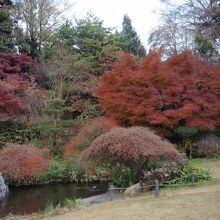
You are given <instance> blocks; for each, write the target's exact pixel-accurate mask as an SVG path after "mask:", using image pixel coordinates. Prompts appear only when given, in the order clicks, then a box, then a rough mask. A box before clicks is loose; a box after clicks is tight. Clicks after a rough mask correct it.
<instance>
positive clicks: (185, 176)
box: [169, 166, 212, 184]
mask: <svg viewBox="0 0 220 220" xmlns="http://www.w3.org/2000/svg"><path fill="white" fill-rule="evenodd" d="M192 173H194V174H195V182H197V183H198V182H203V181H208V180H211V179H212V177H211V175H210V172H209V171H208V170H205V169H201V168H194V167H192V166H186V167H185V168H184V169H183V170H180V171H179V172H178V173H177V175H176V176H177V177H176V178H174V179H172V180H171V181H170V182H169V184H188V183H191V181H192Z"/></svg>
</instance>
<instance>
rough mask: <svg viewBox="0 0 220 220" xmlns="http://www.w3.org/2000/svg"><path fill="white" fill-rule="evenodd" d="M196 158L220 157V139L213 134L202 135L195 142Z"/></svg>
mask: <svg viewBox="0 0 220 220" xmlns="http://www.w3.org/2000/svg"><path fill="white" fill-rule="evenodd" d="M195 145H196V156H198V157H216V156H219V155H220V137H219V136H216V135H214V134H212V133H210V134H205V135H202V136H201V137H199V138H198V139H197V141H196V142H195Z"/></svg>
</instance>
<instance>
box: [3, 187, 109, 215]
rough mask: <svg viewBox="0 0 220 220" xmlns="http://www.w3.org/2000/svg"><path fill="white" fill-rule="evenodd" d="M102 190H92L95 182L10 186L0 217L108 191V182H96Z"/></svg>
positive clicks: (39, 209)
mask: <svg viewBox="0 0 220 220" xmlns="http://www.w3.org/2000/svg"><path fill="white" fill-rule="evenodd" d="M96 185H97V186H98V188H99V189H100V191H94V190H92V186H94V184H78V185H76V184H70V183H69V184H54V185H44V186H25V187H22V186H20V187H10V194H9V196H8V197H6V198H5V199H4V200H3V201H2V202H0V218H1V217H2V216H3V215H7V214H9V213H13V214H24V213H26V214H29V213H33V212H37V211H42V210H45V208H46V206H47V205H48V204H50V203H52V202H53V204H54V205H56V204H58V203H62V202H63V201H64V200H65V199H66V198H69V199H74V198H75V199H77V198H86V197H90V196H94V195H97V194H101V193H104V192H106V191H107V188H108V184H107V183H99V184H96Z"/></svg>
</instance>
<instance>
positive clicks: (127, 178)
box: [112, 164, 136, 187]
mask: <svg viewBox="0 0 220 220" xmlns="http://www.w3.org/2000/svg"><path fill="white" fill-rule="evenodd" d="M135 178H136V170H134V169H132V168H129V167H125V166H121V165H120V164H117V165H116V166H114V167H113V175H112V180H113V182H114V184H115V185H116V186H123V187H129V186H131V185H133V184H134V183H135V181H136V179H135Z"/></svg>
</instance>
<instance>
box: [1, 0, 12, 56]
mask: <svg viewBox="0 0 220 220" xmlns="http://www.w3.org/2000/svg"><path fill="white" fill-rule="evenodd" d="M11 6H12V2H11V1H10V0H0V51H1V52H10V51H12V49H13V42H12V40H13V36H12V29H13V22H12V19H11V18H10V14H9V9H10V7H11Z"/></svg>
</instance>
